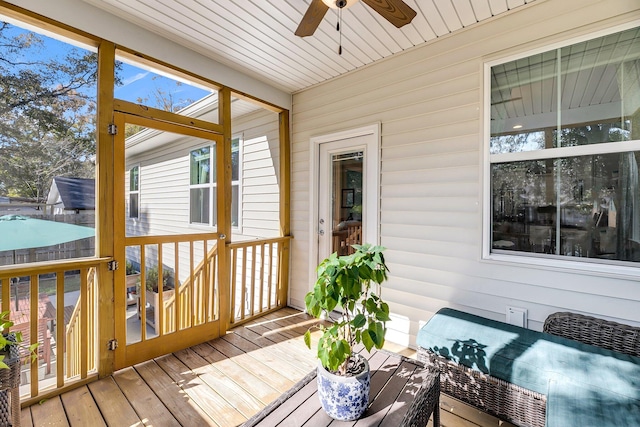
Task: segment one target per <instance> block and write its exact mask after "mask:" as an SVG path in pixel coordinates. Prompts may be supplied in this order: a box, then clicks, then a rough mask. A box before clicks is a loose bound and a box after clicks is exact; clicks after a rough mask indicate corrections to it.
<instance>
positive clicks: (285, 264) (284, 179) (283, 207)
mask: <svg viewBox="0 0 640 427" xmlns="http://www.w3.org/2000/svg"><path fill="white" fill-rule="evenodd" d="M279 126H280V129H279V130H280V235H281V236H283V237H284V236H289V235H290V234H291V213H290V209H291V139H290V134H291V133H290V129H289V111H288V110H282V111H280V113H279ZM290 246H291V241H290V240H286V241H285V242H284V243H283V244H282V252H281V257H282V258H281V261H280V284H281V286H280V289H279V291H278V292H279V294H278V304H279V305H281V306H286V305H287V303H288V300H287V294H288V290H289V257H290V251H289V249H290Z"/></svg>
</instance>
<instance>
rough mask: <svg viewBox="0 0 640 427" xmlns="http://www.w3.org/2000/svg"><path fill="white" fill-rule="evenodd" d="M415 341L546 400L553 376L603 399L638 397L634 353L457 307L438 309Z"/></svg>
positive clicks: (639, 367)
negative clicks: (601, 395) (549, 332)
mask: <svg viewBox="0 0 640 427" xmlns="http://www.w3.org/2000/svg"><path fill="white" fill-rule="evenodd" d="M417 344H418V346H420V347H423V348H427V349H430V350H431V351H433V352H435V353H438V354H440V355H441V356H444V357H446V358H448V359H450V360H454V361H456V362H457V363H460V364H462V365H465V366H467V367H469V368H472V369H475V370H478V371H481V372H484V373H486V374H490V375H492V376H494V377H496V378H500V379H503V380H505V381H508V382H510V383H512V384H516V385H518V386H521V387H524V388H526V389H529V390H532V391H536V392H538V393H541V394H544V395H547V406H549V402H551V403H552V404H553V405H555V404H556V403H557V402H556V401H555V400H554V399H555V398H556V396H554V395H553V394H554V393H553V391H550V388H549V384H550V382H551V381H555V383H554V384H565V383H566V384H580V386H581V387H582V389H583V390H585V393H591V394H593V395H594V396H597V395H598V393H599V391H600V390H602V391H603V399H604V398H605V397H606V398H609V397H610V396H608V395H607V396H605V394H606V393H607V392H612V393H614V396H621V399H623V401H624V399H627V401H629V402H632V401H637V400H640V358H638V357H633V356H628V355H625V354H621V353H617V352H613V351H610V350H606V349H603V348H600V347H595V346H591V345H587V344H583V343H580V342H577V341H573V340H569V339H566V338H562V337H558V336H554V335H550V334H545V333H542V332H537V331H533V330H530V329H525V328H520V327H518V326H514V325H508V324H506V323H502V322H498V321H495V320H490V319H486V318H484V317H480V316H475V315H472V314H469V313H464V312H461V311H458V310H454V309H450V308H444V309H441V310H440V311H438V313H436V314H435V315H434V316H433V317H432V318H431V319H430V320H429V322H428V323H427V324H426V325H425V326H424V327H422V329H421V330H420V331H419V333H418V338H417ZM566 387H568V386H566ZM556 389H557V386H556ZM565 391H566V389H565ZM591 400H593V399H591ZM622 403H624V402H622ZM558 404H559V405H561V403H558ZM634 404H635V403H634ZM623 406H624V405H623ZM552 414H553V411H552ZM547 425H549V426H551V425H563V424H555V423H554V424H551V423H548V424H547ZM576 425H580V424H576ZM583 425H590V424H583ZM622 425H623V424H622Z"/></svg>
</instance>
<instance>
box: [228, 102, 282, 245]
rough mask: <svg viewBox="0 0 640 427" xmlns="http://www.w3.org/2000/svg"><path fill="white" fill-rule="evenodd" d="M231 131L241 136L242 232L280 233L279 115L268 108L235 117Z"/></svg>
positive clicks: (251, 233)
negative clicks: (267, 109) (238, 117)
mask: <svg viewBox="0 0 640 427" xmlns="http://www.w3.org/2000/svg"><path fill="white" fill-rule="evenodd" d="M232 123H233V135H234V136H240V135H241V136H242V139H243V141H244V143H243V147H242V182H241V186H240V187H241V192H242V206H241V210H242V214H241V215H242V231H241V234H242V235H243V236H255V237H278V236H279V235H280V205H279V203H280V188H279V170H280V148H279V147H280V140H279V139H280V130H279V121H278V115H277V114H276V113H271V112H268V111H261V112H257V113H254V114H249V115H247V116H243V117H242V118H240V119H235V120H233V121H232Z"/></svg>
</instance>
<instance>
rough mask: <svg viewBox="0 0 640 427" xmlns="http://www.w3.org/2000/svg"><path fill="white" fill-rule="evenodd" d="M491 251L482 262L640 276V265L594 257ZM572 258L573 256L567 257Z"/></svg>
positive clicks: (617, 277) (565, 271) (585, 272)
mask: <svg viewBox="0 0 640 427" xmlns="http://www.w3.org/2000/svg"><path fill="white" fill-rule="evenodd" d="M506 252H507V251H505V253H495V252H494V253H491V254H489V255H486V256H484V257H483V259H482V262H488V263H493V264H501V265H508V266H512V267H529V268H536V269H540V270H552V271H558V272H562V273H572V274H583V275H588V276H600V277H607V278H612V279H626V280H629V279H632V280H638V279H639V278H640V265H639V266H638V267H635V266H631V265H621V264H606V263H600V262H597V261H594V259H592V258H582V260H578V259H554V258H546V257H545V258H543V257H535V256H531V255H530V254H524V253H523V254H522V255H520V254H517V255H516V254H513V253H506ZM567 258H571V257H567Z"/></svg>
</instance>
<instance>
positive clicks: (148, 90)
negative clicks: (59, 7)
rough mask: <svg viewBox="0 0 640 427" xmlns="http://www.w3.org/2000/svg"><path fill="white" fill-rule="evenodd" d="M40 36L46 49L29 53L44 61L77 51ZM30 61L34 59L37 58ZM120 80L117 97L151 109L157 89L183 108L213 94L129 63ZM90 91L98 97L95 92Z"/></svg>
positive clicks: (17, 30) (10, 33)
mask: <svg viewBox="0 0 640 427" xmlns="http://www.w3.org/2000/svg"><path fill="white" fill-rule="evenodd" d="M0 19H2V17H0ZM28 32H29V30H25V29H23V28H20V27H17V26H13V27H12V28H11V29H10V30H9V31H7V33H6V35H8V36H14V35H18V34H23V33H28ZM39 37H40V38H41V39H42V40H43V46H42V48H40V49H37V52H34V51H33V50H31V49H30V50H29V54H30V55H33V54H36V55H38V56H39V57H40V58H41V59H54V58H55V59H59V60H61V59H63V58H64V56H65V54H66V52H67V51H68V50H70V49H72V48H74V46H72V45H70V44H68V43H65V42H63V41H60V40H57V39H53V38H51V37H48V36H46V35H43V34H39ZM25 53H26V52H25ZM28 59H31V60H32V59H33V58H28ZM119 77H120V80H121V81H122V84H121V85H120V86H118V87H116V88H115V97H116V98H119V99H124V100H126V101H131V102H136V103H138V102H139V99H145V98H147V99H148V102H146V104H147V105H149V106H151V107H158V105H156V100H155V98H154V95H153V94H154V93H155V92H157V89H159V90H160V91H162V92H163V93H165V94H171V95H172V97H173V99H174V102H175V103H176V104H178V105H179V106H180V107H181V108H182V107H185V106H186V105H188V102H187V100H191V101H197V100H198V99H201V98H202V97H204V96H206V95H208V94H209V93H210V91H205V90H203V89H200V88H198V87H195V86H190V85H187V84H182V85H177V84H176V81H175V80H173V79H170V78H168V77H164V76H161V75H158V74H156V73H154V72H152V71H149V70H146V69H142V68H140V67H136V66H133V65H130V64H127V63H123V64H122V69H121V70H120V72H119ZM90 92H93V93H94V94H95V90H94V91H90Z"/></svg>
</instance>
